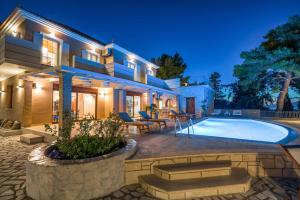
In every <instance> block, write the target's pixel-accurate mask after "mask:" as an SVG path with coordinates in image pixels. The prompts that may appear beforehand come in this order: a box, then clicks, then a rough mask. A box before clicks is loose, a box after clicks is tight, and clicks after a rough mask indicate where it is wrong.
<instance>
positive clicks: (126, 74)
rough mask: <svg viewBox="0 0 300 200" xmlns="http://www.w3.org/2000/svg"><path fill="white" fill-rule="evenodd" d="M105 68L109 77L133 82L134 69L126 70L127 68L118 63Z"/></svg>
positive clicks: (107, 65)
mask: <svg viewBox="0 0 300 200" xmlns="http://www.w3.org/2000/svg"><path fill="white" fill-rule="evenodd" d="M105 66H106V70H107V71H108V74H109V75H111V76H114V77H118V78H123V79H127V80H131V81H134V69H131V68H128V67H127V66H125V65H121V64H119V63H110V64H106V65H105Z"/></svg>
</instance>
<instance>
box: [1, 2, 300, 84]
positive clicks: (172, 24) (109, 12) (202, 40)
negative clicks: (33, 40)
mask: <svg viewBox="0 0 300 200" xmlns="http://www.w3.org/2000/svg"><path fill="white" fill-rule="evenodd" d="M63 2H66V3H63ZM17 5H21V6H23V7H24V8H26V9H28V10H31V11H33V12H36V13H38V14H40V15H42V16H45V17H48V18H51V19H53V20H56V21H59V22H61V23H64V24H67V25H69V26H72V27H74V28H76V29H78V30H80V31H82V32H85V33H87V34H89V35H91V36H93V37H96V38H97V39H99V40H102V41H103V42H106V43H109V42H111V41H112V39H113V40H114V42H115V43H117V44H119V45H120V46H122V47H124V48H126V49H128V50H130V51H133V52H135V53H137V54H139V55H141V56H142V57H144V58H146V59H150V58H151V57H155V56H159V55H161V54H162V53H168V54H174V53H175V52H179V53H180V54H181V55H182V56H183V58H184V59H185V61H186V63H187V64H188V69H187V71H186V75H190V76H191V77H192V80H199V81H203V80H205V79H207V78H208V76H209V74H210V73H211V72H213V71H218V72H219V73H221V74H222V77H223V78H222V80H223V81H224V82H225V83H229V82H232V81H233V80H234V78H233V76H232V72H233V71H232V69H233V66H234V65H235V64H238V63H240V62H241V60H240V58H239V54H240V52H241V51H243V50H249V49H251V48H254V47H256V46H257V45H258V44H259V43H260V42H261V41H262V36H263V35H264V34H265V33H267V31H268V30H270V29H271V28H273V27H275V26H276V25H279V24H282V23H284V22H286V20H287V18H288V17H289V16H291V15H294V14H300V0H199V1H197V0H194V1H192V0H181V1H179V0H173V1H171V0H165V1H163V0H160V1H159V0H149V1H146V0H145V1H143V0H127V1H126V0H104V1H101V0H98V1H89V0H85V1H83V0H81V1H66V0H59V1H58V0H51V1H42V0H32V1H29V0H23V1H22V0H0V20H1V21H2V20H4V19H5V18H6V17H7V16H8V14H9V13H10V12H11V11H12V10H13V9H14V7H16V6H17Z"/></svg>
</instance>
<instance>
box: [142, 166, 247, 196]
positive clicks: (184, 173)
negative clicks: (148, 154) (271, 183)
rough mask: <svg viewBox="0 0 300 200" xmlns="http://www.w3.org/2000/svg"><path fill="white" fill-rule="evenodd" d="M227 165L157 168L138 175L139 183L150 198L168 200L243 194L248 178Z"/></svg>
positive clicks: (240, 171) (243, 170) (244, 173)
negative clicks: (151, 172) (148, 172)
mask: <svg viewBox="0 0 300 200" xmlns="http://www.w3.org/2000/svg"><path fill="white" fill-rule="evenodd" d="M231 166H232V165H231V161H202V162H196V163H178V164H168V165H158V166H154V168H153V172H154V173H153V174H148V175H142V176H139V183H140V184H141V186H142V187H143V188H144V189H145V190H146V191H147V192H149V193H150V194H152V195H153V196H154V197H156V198H159V199H168V200H169V199H191V198H196V197H205V196H211V195H224V194H234V193H244V192H246V191H247V190H248V189H249V188H250V183H251V177H250V176H249V174H248V172H247V171H246V170H245V169H243V168H233V167H231Z"/></svg>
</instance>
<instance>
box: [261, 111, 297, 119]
mask: <svg viewBox="0 0 300 200" xmlns="http://www.w3.org/2000/svg"><path fill="white" fill-rule="evenodd" d="M260 117H267V118H289V119H300V111H260Z"/></svg>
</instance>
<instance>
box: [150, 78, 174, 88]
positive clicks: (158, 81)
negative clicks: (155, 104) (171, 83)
mask: <svg viewBox="0 0 300 200" xmlns="http://www.w3.org/2000/svg"><path fill="white" fill-rule="evenodd" d="M147 85H151V86H154V87H159V88H163V89H167V90H169V89H170V88H169V87H168V85H167V84H166V83H165V81H164V80H162V79H160V78H156V77H154V76H151V75H147Z"/></svg>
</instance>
